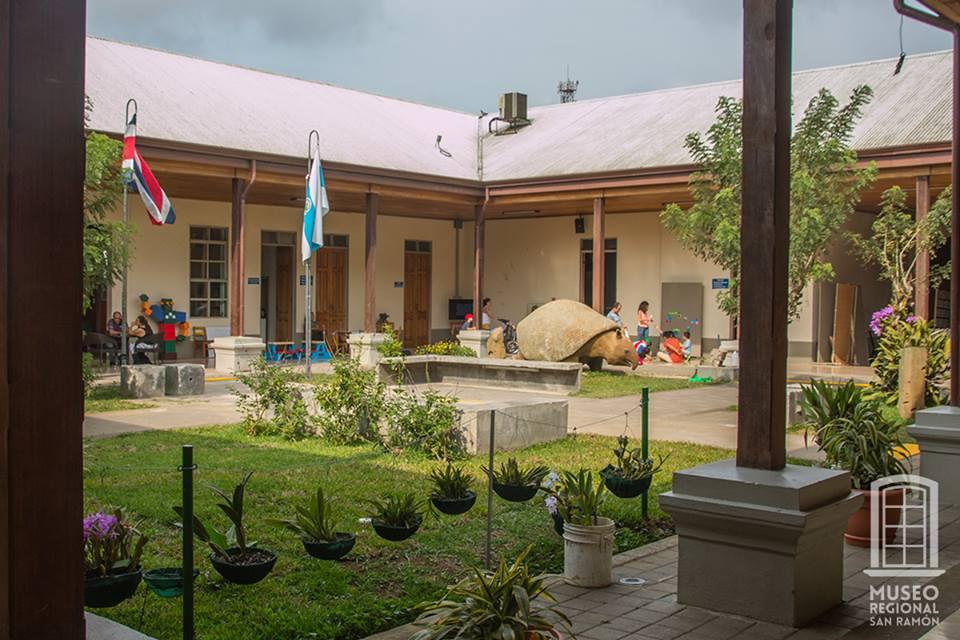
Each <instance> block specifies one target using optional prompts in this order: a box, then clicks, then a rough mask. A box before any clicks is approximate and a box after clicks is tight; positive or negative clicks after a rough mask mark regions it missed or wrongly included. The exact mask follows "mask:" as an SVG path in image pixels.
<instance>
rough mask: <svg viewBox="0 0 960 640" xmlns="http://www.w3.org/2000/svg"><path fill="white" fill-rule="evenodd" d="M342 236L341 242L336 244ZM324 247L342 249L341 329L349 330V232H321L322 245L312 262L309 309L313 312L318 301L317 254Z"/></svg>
mask: <svg viewBox="0 0 960 640" xmlns="http://www.w3.org/2000/svg"><path fill="white" fill-rule="evenodd" d="M338 238H343V244H338V243H339V242H340V240H338ZM324 249H336V250H337V251H343V254H344V260H343V330H344V331H349V330H350V234H347V233H325V234H323V246H322V247H320V248H319V249H317V259H315V260H314V262H313V284H314V287H313V296H311V300H310V304H312V305H313V306H314V308H313V309H311V310H310V312H311V313H313V312H314V311H315V310H316V306H317V303H318V302H320V295H319V294H318V293H317V287H316V284H317V282H319V281H320V277H319V275H318V274H319V271H320V260H319V254H320V252H321V251H323V250H324ZM310 326H311V327H313V316H311V317H310Z"/></svg>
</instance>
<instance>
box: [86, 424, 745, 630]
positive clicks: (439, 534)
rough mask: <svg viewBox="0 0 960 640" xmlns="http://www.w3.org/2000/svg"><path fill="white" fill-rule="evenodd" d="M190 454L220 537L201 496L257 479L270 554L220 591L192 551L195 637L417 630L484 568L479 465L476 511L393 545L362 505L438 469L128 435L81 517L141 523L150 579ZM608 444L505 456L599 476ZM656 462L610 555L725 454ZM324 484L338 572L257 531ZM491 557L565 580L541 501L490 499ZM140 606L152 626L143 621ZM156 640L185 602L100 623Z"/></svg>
mask: <svg viewBox="0 0 960 640" xmlns="http://www.w3.org/2000/svg"><path fill="white" fill-rule="evenodd" d="M184 443H190V444H192V445H194V449H195V453H194V456H195V457H194V460H195V462H196V463H197V464H198V465H199V469H198V471H197V474H196V491H195V496H196V503H195V509H196V513H197V515H198V516H200V517H201V518H203V519H204V521H205V522H208V523H212V524H215V525H216V526H218V527H219V526H223V525H224V522H225V517H224V516H223V514H222V513H220V512H219V511H218V510H217V509H216V507H215V506H214V505H215V499H214V496H213V495H212V493H211V492H210V491H209V490H208V489H207V485H208V484H209V483H212V484H215V485H216V486H219V487H220V488H222V489H227V490H229V489H231V488H232V487H233V485H234V484H235V483H237V482H238V481H239V479H240V478H241V475H242V473H243V472H244V471H245V470H254V471H255V473H254V475H253V478H252V479H251V481H250V483H249V485H248V486H247V492H246V501H247V502H246V505H245V518H246V522H247V527H248V529H249V531H250V536H251V538H252V539H255V540H258V541H259V543H260V545H261V546H262V547H266V548H269V549H272V550H274V551H276V552H277V554H278V556H279V559H278V561H277V565H276V568H275V569H274V571H273V573H272V574H271V575H270V576H269V577H268V578H267V579H266V580H264V581H263V582H261V583H260V584H257V585H254V586H238V585H231V584H227V583H225V582H224V581H223V580H222V579H220V577H219V575H218V574H217V573H216V572H215V571H214V570H213V569H212V567H211V565H210V562H209V560H208V556H209V553H208V551H207V550H206V549H204V548H202V547H199V546H198V547H197V549H196V558H197V565H198V567H199V568H200V570H201V577H200V578H199V580H198V582H197V587H196V621H197V637H199V638H204V639H206V640H228V639H229V640H260V639H263V640H266V639H270V640H293V639H299V638H337V639H341V640H351V639H354V638H363V637H365V636H367V635H370V634H372V633H375V632H377V631H380V630H383V629H388V628H392V627H394V626H397V625H399V624H403V623H406V622H409V621H411V620H412V619H413V618H414V617H415V615H416V613H415V611H414V610H413V609H412V608H413V607H414V606H415V605H416V604H418V603H419V602H422V601H424V600H429V599H435V598H438V597H439V596H441V595H442V593H443V591H444V588H445V587H446V586H448V585H449V584H452V583H453V582H454V581H455V580H456V579H457V578H458V577H459V576H461V575H463V574H464V572H465V571H466V570H467V569H468V568H469V567H470V566H473V565H477V564H478V563H480V562H481V561H482V553H483V548H484V540H485V533H484V532H485V520H486V504H487V492H486V487H485V483H483V482H481V481H480V480H479V478H480V465H481V464H482V463H483V462H484V460H482V459H481V458H470V459H467V460H466V461H465V464H466V466H467V468H468V469H469V470H470V471H471V472H472V474H473V475H474V477H476V478H478V480H477V482H476V486H475V489H476V491H477V494H478V500H477V504H476V506H474V508H473V509H472V510H471V511H470V512H468V513H467V514H465V515H463V516H457V517H450V516H440V517H439V519H436V520H434V519H428V520H427V521H426V522H425V523H424V525H423V527H422V529H421V530H420V531H419V532H418V533H417V534H416V535H415V536H414V537H413V538H412V539H410V540H407V541H405V542H402V543H390V542H386V541H384V540H381V539H380V538H378V537H377V536H376V535H375V534H374V533H373V531H372V530H371V529H370V528H369V525H366V524H360V523H358V519H359V518H361V517H364V516H368V515H369V512H368V507H367V506H366V505H365V503H364V502H363V501H364V500H366V499H370V498H374V497H377V496H380V495H382V494H383V493H385V492H387V491H391V490H393V491H397V490H404V491H412V492H414V493H415V494H416V495H417V496H418V497H420V496H426V495H427V493H428V489H429V486H430V483H429V479H428V474H429V471H430V470H431V469H432V468H433V467H434V465H435V464H436V463H435V462H433V461H431V460H427V459H425V458H424V457H421V456H418V455H414V454H398V453H396V452H385V451H383V450H380V449H377V448H375V447H373V446H369V445H368V446H353V447H346V446H331V445H327V444H325V443H324V442H323V441H321V440H318V439H310V440H305V441H301V442H289V441H284V440H280V439H273V438H254V437H251V436H248V435H246V434H245V433H244V431H243V430H242V428H241V427H240V426H239V425H231V426H222V427H207V428H201V429H191V430H189V431H186V430H184V431H163V432H149V433H141V434H131V435H126V436H119V437H116V438H110V439H102V440H89V441H87V443H86V459H85V467H86V469H87V471H86V477H85V481H84V483H85V494H84V501H85V508H86V511H87V512H89V511H92V510H96V509H100V508H102V507H105V506H108V505H122V506H124V507H127V508H128V509H129V510H130V511H131V512H132V515H134V516H135V517H136V518H142V519H143V524H142V529H143V530H144V531H146V532H147V533H148V534H149V535H150V538H151V540H150V543H149V544H148V545H147V548H146V551H145V556H144V565H145V566H146V568H148V569H149V568H158V567H163V566H177V565H178V563H179V562H180V535H181V534H180V530H179V529H178V528H177V527H176V522H177V516H176V515H175V514H174V512H173V510H172V507H173V506H174V505H177V504H180V482H181V479H180V474H179V473H178V472H177V471H176V468H177V465H178V464H179V462H180V445H181V444H184ZM614 446H615V443H614V440H613V439H612V438H604V437H599V436H582V435H581V436H576V437H570V438H567V439H565V440H562V441H557V442H553V443H549V444H544V445H537V446H533V447H529V448H527V449H523V450H520V451H516V452H513V453H512V455H514V456H515V457H517V459H518V460H519V461H520V462H521V463H523V464H530V463H534V462H536V463H543V464H546V465H549V466H550V467H552V468H554V469H576V468H577V467H580V466H584V467H587V468H590V469H600V468H601V467H603V466H604V465H605V464H606V463H608V462H609V461H610V460H611V458H612V453H611V451H612V449H613V448H614ZM651 450H652V453H654V454H665V455H666V454H669V458H668V460H667V464H666V466H665V468H664V469H663V470H662V471H661V472H660V473H658V474H657V475H656V476H655V478H654V483H653V493H652V494H651V501H650V515H651V520H650V521H649V522H648V523H646V524H645V523H644V522H643V521H642V520H641V518H640V500H639V499H634V500H620V499H617V498H613V497H611V498H609V499H608V501H607V503H606V504H605V506H604V513H605V514H606V515H608V516H610V517H611V518H613V519H614V520H615V521H616V522H617V523H618V525H619V528H618V530H617V534H616V546H617V548H616V551H617V552H619V551H623V550H626V549H629V548H633V547H636V546H639V545H642V544H644V543H646V542H650V541H652V540H655V539H657V538H660V537H663V536H664V535H669V534H670V533H671V532H672V527H671V525H670V524H669V521H668V520H666V518H665V516H664V514H663V512H662V511H661V510H660V508H659V506H658V502H657V498H656V495H657V494H659V493H662V492H663V491H666V490H668V489H669V487H670V482H671V476H672V474H671V472H672V471H674V470H676V469H682V468H686V467H690V466H694V465H697V464H700V463H704V462H708V461H713V460H718V459H722V458H725V457H729V456H730V455H731V452H729V451H726V450H722V449H717V448H712V447H705V446H699V445H691V444H678V443H665V442H655V443H653V444H652V446H651ZM318 482H321V483H323V486H324V488H325V491H326V492H327V493H328V495H330V496H332V497H334V498H335V500H336V501H337V502H336V504H337V507H338V510H339V512H340V514H341V519H340V527H338V528H339V529H340V530H344V531H351V532H356V533H357V537H358V540H357V546H356V548H355V549H354V550H353V551H352V552H351V553H350V555H348V556H347V557H346V558H345V559H344V560H343V561H340V562H325V561H320V560H314V559H312V558H310V557H308V556H307V555H306V554H305V553H304V551H303V548H302V546H301V544H300V542H299V540H297V539H296V538H295V537H294V536H292V535H291V534H289V533H287V532H285V531H282V530H279V529H276V528H274V527H271V526H269V525H267V524H265V521H266V519H267V518H277V517H286V516H289V515H290V514H291V511H292V504H294V503H295V502H297V501H301V500H304V499H305V497H306V495H307V494H308V492H310V491H312V490H313V489H314V487H315V486H316V484H317V483H318ZM493 505H494V518H493V521H494V528H493V543H492V544H493V553H494V557H495V559H496V557H499V556H501V555H503V556H507V557H512V556H514V555H515V554H517V553H518V552H519V551H521V550H522V549H524V548H525V547H527V546H528V545H533V552H532V554H531V560H530V561H531V564H532V565H533V567H534V568H535V570H537V571H550V572H560V571H562V567H563V546H562V541H561V540H560V538H559V537H558V536H557V535H556V534H555V533H554V532H553V529H552V522H551V520H550V517H549V515H548V513H547V511H546V509H545V507H544V505H543V500H542V497H538V498H535V499H534V500H532V501H530V502H528V503H522V504H515V503H508V502H505V501H503V500H501V499H499V498H496V497H495V499H494V503H493ZM143 606H146V614H145V615H143V614H142V613H141V607H143ZM98 613H101V614H103V615H106V616H108V617H110V618H113V619H115V620H118V621H119V622H121V623H123V624H126V625H128V626H131V627H134V628H138V629H140V631H142V632H143V633H145V634H147V635H149V636H152V637H155V638H158V639H159V640H174V639H178V638H180V634H181V631H180V601H179V600H177V599H173V600H161V599H159V598H156V597H154V596H152V595H147V594H146V592H145V587H143V586H141V587H140V591H139V592H138V594H137V595H136V596H135V597H134V598H131V599H130V600H128V601H127V602H125V603H123V604H122V605H120V606H118V607H115V608H113V609H109V610H104V611H99V612H98Z"/></svg>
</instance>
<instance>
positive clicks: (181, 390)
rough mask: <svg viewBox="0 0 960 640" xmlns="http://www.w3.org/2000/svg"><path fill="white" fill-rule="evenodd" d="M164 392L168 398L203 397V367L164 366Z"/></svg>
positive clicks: (192, 365)
mask: <svg viewBox="0 0 960 640" xmlns="http://www.w3.org/2000/svg"><path fill="white" fill-rule="evenodd" d="M164 369H166V371H165V384H164V390H165V392H166V394H167V395H168V396H202V395H203V390H204V384H205V382H206V381H205V379H204V374H203V365H199V364H168V365H165V366H164Z"/></svg>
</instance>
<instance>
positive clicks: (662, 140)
mask: <svg viewBox="0 0 960 640" xmlns="http://www.w3.org/2000/svg"><path fill="white" fill-rule="evenodd" d="M894 63H895V61H894V60H881V61H875V62H868V63H862V64H854V65H846V66H839V67H830V68H825V69H814V70H810V71H799V72H796V73H794V77H793V92H794V105H795V106H794V119H795V120H796V119H797V118H798V117H799V116H800V115H801V114H802V111H803V109H804V108H805V106H806V104H807V103H808V102H809V100H810V98H811V97H813V96H814V95H815V94H816V92H817V91H818V90H819V89H820V88H821V87H826V88H828V89H830V90H831V91H832V92H833V94H834V95H835V96H837V97H838V98H840V99H841V100H844V99H845V98H846V97H848V96H849V95H850V93H851V92H852V91H853V89H854V87H856V86H857V85H860V84H868V85H870V87H872V88H873V90H874V98H873V100H872V101H871V103H870V104H869V105H868V106H867V108H866V109H865V110H864V115H863V118H862V119H861V121H860V122H859V124H858V125H857V127H856V130H855V132H854V136H853V138H854V139H853V146H854V148H856V149H859V150H866V149H872V148H882V147H896V146H904V145H915V144H923V143H934V142H945V141H948V140H949V139H950V111H951V102H950V100H951V98H950V86H951V75H952V61H951V55H950V53H949V52H938V53H931V54H923V55H915V56H910V57H909V58H908V59H907V62H906V64H905V66H904V68H903V71H902V72H901V73H900V74H899V75H897V76H894V75H893V68H894ZM740 92H741V83H740V81H732V82H719V83H712V84H704V85H697V86H692V87H681V88H677V89H668V90H662V91H651V92H647V93H640V94H635V95H628V96H617V97H611V98H599V99H594V100H583V101H580V102H573V103H568V104H557V105H551V106H545V107H536V108H533V109H531V110H530V118H531V120H532V121H533V124H532V125H530V126H528V127H525V128H523V129H521V130H520V131H519V132H518V133H516V134H514V135H505V136H490V135H486V134H485V135H484V136H483V180H486V181H499V180H515V179H521V178H535V177H548V176H565V175H577V174H586V173H598V172H606V171H621V170H631V169H644V168H652V167H667V166H671V165H685V164H689V163H690V157H689V155H688V154H687V151H686V149H685V148H684V146H683V141H684V138H685V137H686V136H687V134H689V133H690V132H691V131H705V130H706V129H707V128H708V127H709V126H710V124H711V123H712V122H713V120H714V108H715V106H716V103H717V100H718V98H719V97H720V96H739V95H740ZM87 93H88V95H89V96H90V97H91V99H92V100H93V102H94V111H93V115H92V122H91V126H92V127H93V128H95V129H98V130H102V131H106V132H112V133H121V132H122V129H123V115H122V114H123V108H124V105H125V103H126V100H127V99H128V98H130V97H134V98H136V99H137V101H138V103H139V106H140V121H139V128H138V133H139V135H141V136H144V137H149V138H156V139H160V140H168V141H173V142H183V143H191V144H199V145H207V146H212V147H221V148H224V149H233V150H239V151H252V152H259V153H267V154H276V155H281V156H289V157H302V156H303V155H304V154H305V152H306V138H307V134H308V132H309V131H310V130H311V129H313V128H316V129H318V130H319V131H320V138H321V144H322V153H323V157H324V158H325V159H326V160H330V161H336V162H343V163H348V164H354V165H359V166H368V167H378V168H387V169H394V170H402V171H409V172H413V173H421V174H427V175H435V176H443V177H451V178H461V179H467V180H476V179H477V177H478V176H477V167H476V161H477V117H476V116H474V115H472V114H468V113H461V112H457V111H452V110H448V109H441V108H437V107H431V106H427V105H422V104H416V103H413V102H408V101H404V100H398V99H394V98H386V97H383V96H378V95H374V94H370V93H365V92H361V91H355V90H351V89H344V88H341V87H335V86H331V85H327V84H323V83H318V82H310V81H306V80H300V79H296V78H290V77H286V76H280V75H275V74H270V73H265V72H262V71H255V70H252V69H246V68H242V67H236V66H231V65H225V64H219V63H215V62H209V61H206V60H201V59H197V58H191V57H187V56H182V55H177V54H172V53H167V52H163V51H158V50H155V49H147V48H143V47H137V46H133V45H128V44H121V43H117V42H112V41H108V40H102V39H98V38H88V39H87ZM483 130H484V131H486V123H484V124H483ZM438 134H440V135H442V136H443V142H442V146H443V148H444V149H446V150H447V151H449V152H451V154H452V156H453V157H451V158H448V157H445V156H444V155H442V154H441V153H440V152H439V150H438V149H437V148H436V136H437V135H438Z"/></svg>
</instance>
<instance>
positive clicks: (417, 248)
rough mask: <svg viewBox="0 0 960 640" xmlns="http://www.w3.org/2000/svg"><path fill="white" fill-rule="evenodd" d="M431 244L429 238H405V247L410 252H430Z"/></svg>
mask: <svg viewBox="0 0 960 640" xmlns="http://www.w3.org/2000/svg"><path fill="white" fill-rule="evenodd" d="M431 244H432V243H431V242H430V241H428V240H405V241H404V243H403V249H404V251H407V252H408V253H430V251H431V249H432V247H431Z"/></svg>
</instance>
